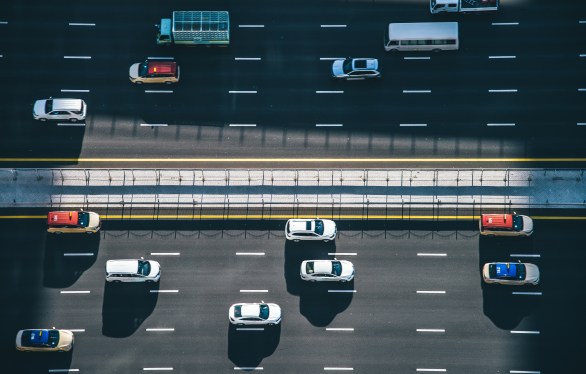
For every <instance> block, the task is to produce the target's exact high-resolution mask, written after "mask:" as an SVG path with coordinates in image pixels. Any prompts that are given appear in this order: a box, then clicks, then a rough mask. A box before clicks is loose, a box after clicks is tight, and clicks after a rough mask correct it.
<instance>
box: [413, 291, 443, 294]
mask: <svg viewBox="0 0 586 374" xmlns="http://www.w3.org/2000/svg"><path fill="white" fill-rule="evenodd" d="M416 293H422V294H445V293H446V291H416Z"/></svg>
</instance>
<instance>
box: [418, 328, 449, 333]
mask: <svg viewBox="0 0 586 374" xmlns="http://www.w3.org/2000/svg"><path fill="white" fill-rule="evenodd" d="M417 332H446V330H445V329H417Z"/></svg>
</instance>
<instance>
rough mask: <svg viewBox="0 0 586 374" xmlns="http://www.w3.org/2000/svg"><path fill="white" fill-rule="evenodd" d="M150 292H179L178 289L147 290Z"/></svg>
mask: <svg viewBox="0 0 586 374" xmlns="http://www.w3.org/2000/svg"><path fill="white" fill-rule="evenodd" d="M149 291H150V293H179V290H149Z"/></svg>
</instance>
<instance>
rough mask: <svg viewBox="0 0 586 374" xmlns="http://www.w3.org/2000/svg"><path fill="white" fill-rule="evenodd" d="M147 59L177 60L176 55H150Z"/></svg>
mask: <svg viewBox="0 0 586 374" xmlns="http://www.w3.org/2000/svg"><path fill="white" fill-rule="evenodd" d="M147 60H175V57H168V56H149V57H147Z"/></svg>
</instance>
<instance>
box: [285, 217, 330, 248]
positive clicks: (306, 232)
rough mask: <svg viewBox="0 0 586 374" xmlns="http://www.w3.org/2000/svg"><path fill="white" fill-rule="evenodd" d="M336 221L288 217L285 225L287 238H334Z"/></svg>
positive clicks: (296, 240)
mask: <svg viewBox="0 0 586 374" xmlns="http://www.w3.org/2000/svg"><path fill="white" fill-rule="evenodd" d="M337 232H338V231H337V228H336V223H335V222H334V221H332V220H329V219H319V218H315V219H290V220H288V221H287V224H286V225H285V237H286V238H287V240H293V241H295V242H298V241H300V240H323V241H324V242H329V241H330V240H334V239H336V234H337Z"/></svg>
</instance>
